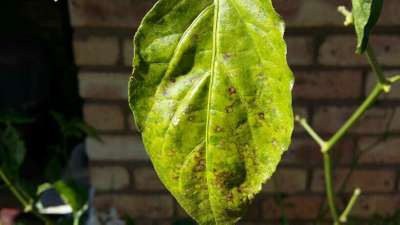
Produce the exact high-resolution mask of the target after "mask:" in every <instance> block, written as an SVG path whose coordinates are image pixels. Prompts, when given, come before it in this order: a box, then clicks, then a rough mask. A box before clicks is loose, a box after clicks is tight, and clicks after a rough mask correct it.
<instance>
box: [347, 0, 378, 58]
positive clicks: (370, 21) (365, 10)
mask: <svg viewBox="0 0 400 225" xmlns="http://www.w3.org/2000/svg"><path fill="white" fill-rule="evenodd" d="M352 4H353V18H354V26H355V29H356V33H357V50H356V52H357V53H358V54H362V53H363V52H364V51H365V50H366V48H367V45H368V41H369V35H370V33H371V31H372V28H373V27H374V26H375V24H376V23H377V22H378V19H379V16H380V14H381V11H382V7H383V0H352Z"/></svg>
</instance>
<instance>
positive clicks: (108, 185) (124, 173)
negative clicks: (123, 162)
mask: <svg viewBox="0 0 400 225" xmlns="http://www.w3.org/2000/svg"><path fill="white" fill-rule="evenodd" d="M90 183H91V184H92V185H93V187H94V188H96V189H97V190H100V191H111V190H121V189H124V188H127V187H128V186H129V173H128V170H127V169H125V168H124V167H120V166H104V167H91V168H90Z"/></svg>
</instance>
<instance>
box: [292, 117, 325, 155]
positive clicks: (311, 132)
mask: <svg viewBox="0 0 400 225" xmlns="http://www.w3.org/2000/svg"><path fill="white" fill-rule="evenodd" d="M295 119H296V121H297V122H298V123H299V124H300V125H301V126H302V127H303V128H304V130H306V131H307V133H308V134H309V135H310V136H311V137H312V139H314V141H315V142H317V143H318V144H319V146H320V147H321V149H323V148H324V146H325V145H326V142H325V141H324V140H323V139H322V138H321V137H320V136H319V135H318V134H317V132H315V131H314V129H313V128H312V127H311V126H310V124H308V122H307V120H306V119H304V118H302V117H300V116H296V117H295Z"/></svg>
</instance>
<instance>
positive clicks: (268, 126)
mask: <svg viewBox="0 0 400 225" xmlns="http://www.w3.org/2000/svg"><path fill="white" fill-rule="evenodd" d="M283 32H284V24H283V22H282V21H281V19H280V17H279V16H278V15H277V13H276V12H275V10H274V8H273V6H272V2H271V0H215V1H212V0H160V1H159V2H158V3H157V4H156V5H155V6H154V7H153V8H152V9H151V10H150V12H149V13H148V14H147V15H146V16H145V18H144V19H143V21H142V23H141V25H140V27H139V29H138V32H137V33H136V36H135V41H134V45H135V52H134V72H133V75H132V77H131V79H130V84H129V102H130V106H131V108H132V110H133V113H134V118H135V121H136V123H137V126H138V128H139V129H140V130H141V132H142V137H143V141H144V144H145V147H146V150H147V152H148V154H149V156H150V158H151V160H152V162H153V165H154V167H155V169H156V171H157V173H158V175H159V177H160V179H161V180H162V182H163V183H164V184H165V186H166V187H167V188H168V190H169V191H170V192H171V193H172V194H173V195H174V196H175V198H176V199H177V201H178V202H179V203H180V204H181V205H182V207H183V208H184V209H185V210H186V211H187V212H188V213H189V214H190V215H191V216H192V217H193V218H194V219H195V220H196V221H197V222H198V223H199V224H222V225H229V224H235V223H236V222H237V221H238V220H239V219H240V217H241V216H242V215H243V213H244V212H245V210H246V208H247V207H248V205H249V204H250V203H251V202H252V200H253V199H254V196H255V194H257V193H258V192H259V191H260V190H261V186H262V184H263V183H264V182H265V181H266V180H268V179H269V178H270V177H271V175H272V174H273V173H274V171H275V169H276V167H277V164H278V163H279V161H280V159H281V155H282V154H283V152H284V151H286V150H287V148H288V146H289V144H290V139H291V133H292V129H293V115H292V114H293V112H292V96H291V89H292V86H293V76H292V72H291V71H290V69H289V67H288V65H287V61H286V45H285V42H284V39H283Z"/></svg>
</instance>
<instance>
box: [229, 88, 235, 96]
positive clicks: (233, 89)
mask: <svg viewBox="0 0 400 225" xmlns="http://www.w3.org/2000/svg"><path fill="white" fill-rule="evenodd" d="M228 92H229V95H234V94H236V88H234V87H229V88H228Z"/></svg>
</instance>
